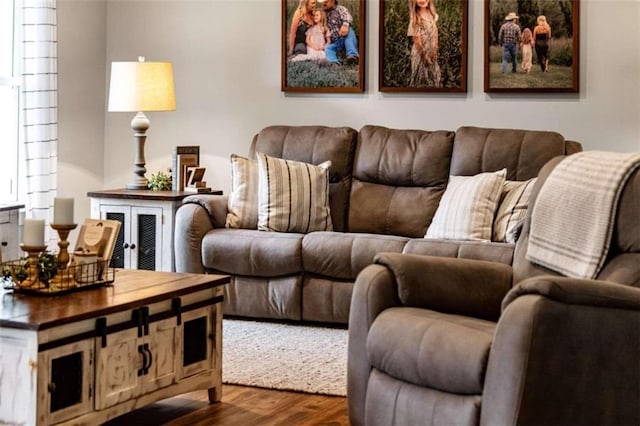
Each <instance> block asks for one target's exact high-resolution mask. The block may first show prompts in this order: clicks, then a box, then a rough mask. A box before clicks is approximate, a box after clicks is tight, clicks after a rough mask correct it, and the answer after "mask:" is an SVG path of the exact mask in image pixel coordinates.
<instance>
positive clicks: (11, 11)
mask: <svg viewBox="0 0 640 426" xmlns="http://www.w3.org/2000/svg"><path fill="white" fill-rule="evenodd" d="M15 3H16V2H14V1H7V0H2V1H0V118H1V119H0V158H1V159H2V167H0V202H2V201H16V200H17V198H18V196H17V191H18V143H19V142H18V135H19V128H20V127H19V121H18V120H19V110H20V79H19V78H18V77H17V76H18V63H19V62H18V61H17V57H16V55H17V49H16V34H17V32H16V31H15V30H16V28H15V25H14V23H15V22H16V13H17V8H16V7H15Z"/></svg>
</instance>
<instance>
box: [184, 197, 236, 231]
mask: <svg viewBox="0 0 640 426" xmlns="http://www.w3.org/2000/svg"><path fill="white" fill-rule="evenodd" d="M228 203H229V196H228V195H207V194H199V195H190V196H188V197H186V198H185V199H184V200H182V204H183V205H184V204H197V205H199V206H200V207H202V208H203V209H205V211H206V212H207V214H208V215H209V219H210V220H211V224H212V226H213V228H224V224H225V222H226V221H227V213H228V212H229V210H228V208H227V205H228Z"/></svg>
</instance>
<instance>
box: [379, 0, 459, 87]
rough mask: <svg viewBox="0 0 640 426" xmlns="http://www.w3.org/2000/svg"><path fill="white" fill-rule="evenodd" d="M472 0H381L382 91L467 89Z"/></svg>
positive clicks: (380, 74)
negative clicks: (468, 33) (468, 39)
mask: <svg viewBox="0 0 640 426" xmlns="http://www.w3.org/2000/svg"><path fill="white" fill-rule="evenodd" d="M467 19H468V0H381V1H380V42H379V49H380V63H379V64H380V68H379V79H378V85H379V90H380V91H381V92H466V91H467Z"/></svg>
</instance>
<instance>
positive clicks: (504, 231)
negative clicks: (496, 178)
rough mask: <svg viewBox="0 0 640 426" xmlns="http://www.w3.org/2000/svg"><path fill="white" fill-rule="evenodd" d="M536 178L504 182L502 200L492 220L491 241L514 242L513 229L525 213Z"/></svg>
mask: <svg viewBox="0 0 640 426" xmlns="http://www.w3.org/2000/svg"><path fill="white" fill-rule="evenodd" d="M536 179H537V178H533V179H529V180H527V181H523V182H519V181H511V180H508V181H506V182H505V183H504V187H503V188H502V200H501V201H500V206H499V207H498V211H497V212H496V218H495V220H494V221H493V241H504V242H507V243H515V242H516V238H515V235H514V232H513V231H514V230H515V229H516V227H517V225H518V224H519V223H520V221H522V220H523V219H524V217H525V216H526V215H527V209H528V208H529V198H530V197H531V190H532V189H533V185H534V184H535V182H536Z"/></svg>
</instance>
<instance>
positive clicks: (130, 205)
mask: <svg viewBox="0 0 640 426" xmlns="http://www.w3.org/2000/svg"><path fill="white" fill-rule="evenodd" d="M208 194H212V195H222V191H212V192H210V193H208ZM189 195H193V193H190V192H184V191H150V190H131V189H113V190H105V191H91V192H88V193H87V196H88V197H89V198H91V217H93V218H96V219H111V220H117V221H119V222H121V223H122V226H121V227H120V233H119V235H118V238H117V240H116V245H115V250H114V253H113V257H112V259H111V266H112V267H115V268H126V269H144V270H151V271H174V270H175V265H174V253H173V233H174V230H175V213H176V210H177V209H178V207H180V205H181V204H182V200H183V199H184V198H185V197H187V196H189Z"/></svg>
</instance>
